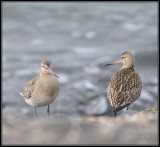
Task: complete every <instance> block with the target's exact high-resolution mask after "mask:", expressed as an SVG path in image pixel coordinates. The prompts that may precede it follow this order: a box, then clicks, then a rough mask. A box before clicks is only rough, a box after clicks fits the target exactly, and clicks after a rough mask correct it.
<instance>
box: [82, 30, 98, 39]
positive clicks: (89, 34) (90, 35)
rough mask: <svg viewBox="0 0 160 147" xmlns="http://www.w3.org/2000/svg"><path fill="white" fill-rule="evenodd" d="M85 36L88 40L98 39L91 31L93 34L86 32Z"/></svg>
mask: <svg viewBox="0 0 160 147" xmlns="http://www.w3.org/2000/svg"><path fill="white" fill-rule="evenodd" d="M84 36H85V38H87V39H93V38H95V37H96V33H95V32H93V31H91V32H86V33H85V34H84Z"/></svg>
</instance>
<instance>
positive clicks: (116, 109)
mask: <svg viewBox="0 0 160 147" xmlns="http://www.w3.org/2000/svg"><path fill="white" fill-rule="evenodd" d="M129 105H130V103H126V104H124V105H122V106H119V107H116V108H115V109H114V110H113V112H117V111H120V110H122V109H124V108H126V107H127V106H129Z"/></svg>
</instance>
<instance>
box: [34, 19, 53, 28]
mask: <svg viewBox="0 0 160 147" xmlns="http://www.w3.org/2000/svg"><path fill="white" fill-rule="evenodd" d="M37 25H38V26H39V27H44V26H47V25H53V19H51V18H48V19H43V20H39V21H38V22H37Z"/></svg>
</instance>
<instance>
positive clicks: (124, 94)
mask: <svg viewBox="0 0 160 147" xmlns="http://www.w3.org/2000/svg"><path fill="white" fill-rule="evenodd" d="M117 63H123V66H122V68H121V69H120V70H119V71H117V72H116V73H115V74H114V75H113V76H112V79H111V81H110V83H109V86H108V90H107V97H108V99H109V102H110V103H111V105H112V106H113V107H114V110H113V111H114V112H115V115H116V112H117V111H119V110H121V109H123V108H125V107H129V105H130V104H131V103H133V102H134V101H136V100H137V99H138V98H139V97H140V94H141V89H142V81H141V78H140V77H139V75H138V73H136V72H135V70H134V56H133V55H132V53H130V52H128V51H126V52H124V53H123V54H122V56H121V59H120V60H119V61H116V62H113V63H111V64H109V65H112V64H117ZM107 65H108V64H107Z"/></svg>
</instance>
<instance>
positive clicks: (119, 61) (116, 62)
mask: <svg viewBox="0 0 160 147" xmlns="http://www.w3.org/2000/svg"><path fill="white" fill-rule="evenodd" d="M118 63H121V60H118V61H115V62H113V63H109V64H106V65H104V66H108V65H114V64H118Z"/></svg>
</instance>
